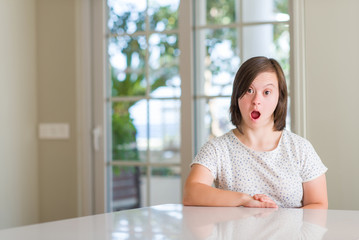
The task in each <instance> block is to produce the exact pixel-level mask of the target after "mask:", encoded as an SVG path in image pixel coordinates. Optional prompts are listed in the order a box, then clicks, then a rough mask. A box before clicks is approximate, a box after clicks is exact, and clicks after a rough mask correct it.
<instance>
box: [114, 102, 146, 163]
mask: <svg viewBox="0 0 359 240" xmlns="http://www.w3.org/2000/svg"><path fill="white" fill-rule="evenodd" d="M146 150H147V102H146V100H141V101H137V102H133V101H132V102H116V103H113V104H112V159H113V160H126V161H145V160H146Z"/></svg>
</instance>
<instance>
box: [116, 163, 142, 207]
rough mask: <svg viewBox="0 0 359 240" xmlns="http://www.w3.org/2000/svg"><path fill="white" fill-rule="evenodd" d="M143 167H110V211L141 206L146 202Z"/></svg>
mask: <svg viewBox="0 0 359 240" xmlns="http://www.w3.org/2000/svg"><path fill="white" fill-rule="evenodd" d="M145 177H146V168H144V167H138V166H134V167H127V166H121V167H120V166H113V167H112V194H111V195H112V203H111V206H112V211H120V210H124V209H132V208H138V207H142V206H143V203H144V202H146V194H144V192H145V191H144V189H145V187H146V186H145V185H144V181H143V180H142V179H143V178H145Z"/></svg>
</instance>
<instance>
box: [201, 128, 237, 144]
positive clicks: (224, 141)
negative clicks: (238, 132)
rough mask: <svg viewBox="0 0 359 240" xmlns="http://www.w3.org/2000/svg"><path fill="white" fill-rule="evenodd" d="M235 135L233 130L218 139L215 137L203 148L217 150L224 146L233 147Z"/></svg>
mask: <svg viewBox="0 0 359 240" xmlns="http://www.w3.org/2000/svg"><path fill="white" fill-rule="evenodd" d="M233 136H234V134H233V130H230V131H228V132H227V133H225V134H223V135H221V136H217V137H213V138H211V139H209V140H208V141H207V142H206V143H205V144H204V145H203V147H207V148H208V147H215V148H218V147H219V148H222V147H224V146H228V145H231V143H232V142H233V141H234V138H233Z"/></svg>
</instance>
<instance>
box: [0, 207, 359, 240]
mask: <svg viewBox="0 0 359 240" xmlns="http://www.w3.org/2000/svg"><path fill="white" fill-rule="evenodd" d="M0 239H1V240H6V239H26V240H35V239H36V240H41V239H44V240H45V239H46V240H52V239H62V240H63V239H64V240H65V239H66V240H75V239H89V240H91V239H141V240H143V239H186V240H187V239H225V240H228V239H340V240H341V239H354V240H359V211H341V210H302V209H276V210H275V209H259V208H243V207H238V208H229V207H227V208H225V207H183V206H182V205H180V204H166V205H159V206H154V207H148V208H140V209H133V210H127V211H120V212H114V213H106V214H100V215H94V216H88V217H80V218H74V219H68V220H62V221H55V222H49V223H42V224H36V225H29V226H23V227H17V228H10V229H4V230H0Z"/></svg>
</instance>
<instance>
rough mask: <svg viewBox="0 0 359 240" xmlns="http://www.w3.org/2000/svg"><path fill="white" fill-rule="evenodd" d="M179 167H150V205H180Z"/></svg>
mask: <svg viewBox="0 0 359 240" xmlns="http://www.w3.org/2000/svg"><path fill="white" fill-rule="evenodd" d="M180 171H181V170H180V167H152V168H151V180H150V189H151V193H150V199H151V201H150V205H151V206H153V205H159V204H167V203H181V175H180V174H181V172H180Z"/></svg>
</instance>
